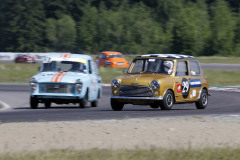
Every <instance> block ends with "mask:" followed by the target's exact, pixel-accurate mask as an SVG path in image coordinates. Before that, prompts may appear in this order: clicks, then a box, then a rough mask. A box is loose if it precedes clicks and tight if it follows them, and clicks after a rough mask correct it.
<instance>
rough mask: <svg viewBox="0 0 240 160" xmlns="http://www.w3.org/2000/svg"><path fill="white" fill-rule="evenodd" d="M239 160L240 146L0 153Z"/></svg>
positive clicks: (45, 159)
mask: <svg viewBox="0 0 240 160" xmlns="http://www.w3.org/2000/svg"><path fill="white" fill-rule="evenodd" d="M15 159H17V160H66V159H72V160H75V159H76V160H129V159H131V160H156V159H157V160H176V159H177V160H206V159H211V160H239V159H240V148H236V149H234V148H204V149H175V150H167V149H157V148H152V149H135V150H126V149H125V150H100V149H91V150H86V151H74V150H55V151H54V150H53V151H47V152H40V151H39V152H31V153H26V152H24V153H14V154H1V155H0V160H15Z"/></svg>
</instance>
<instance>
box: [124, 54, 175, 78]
mask: <svg viewBox="0 0 240 160" xmlns="http://www.w3.org/2000/svg"><path fill="white" fill-rule="evenodd" d="M132 65H133V66H131V67H130V68H132V69H131V70H129V73H140V72H142V73H158V74H166V75H171V74H172V73H173V69H174V62H173V61H172V60H169V59H154V58H149V59H135V60H134V61H133V62H132Z"/></svg>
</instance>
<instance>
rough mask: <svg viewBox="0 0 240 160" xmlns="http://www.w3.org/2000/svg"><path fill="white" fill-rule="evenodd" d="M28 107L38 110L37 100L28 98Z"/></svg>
mask: <svg viewBox="0 0 240 160" xmlns="http://www.w3.org/2000/svg"><path fill="white" fill-rule="evenodd" d="M30 106H31V108H32V109H37V108H38V99H37V98H34V97H32V96H31V97H30Z"/></svg>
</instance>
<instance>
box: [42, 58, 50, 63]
mask: <svg viewBox="0 0 240 160" xmlns="http://www.w3.org/2000/svg"><path fill="white" fill-rule="evenodd" d="M51 62H52V60H51V58H49V57H45V58H44V60H43V63H51Z"/></svg>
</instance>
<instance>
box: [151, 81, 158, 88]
mask: <svg viewBox="0 0 240 160" xmlns="http://www.w3.org/2000/svg"><path fill="white" fill-rule="evenodd" d="M159 87H160V83H159V82H158V81H157V80H153V81H152V83H151V88H152V89H154V90H156V89H158V88H159Z"/></svg>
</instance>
